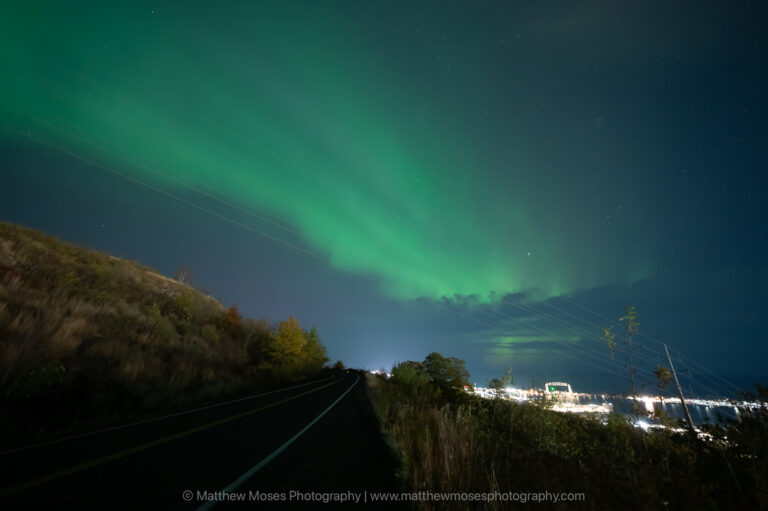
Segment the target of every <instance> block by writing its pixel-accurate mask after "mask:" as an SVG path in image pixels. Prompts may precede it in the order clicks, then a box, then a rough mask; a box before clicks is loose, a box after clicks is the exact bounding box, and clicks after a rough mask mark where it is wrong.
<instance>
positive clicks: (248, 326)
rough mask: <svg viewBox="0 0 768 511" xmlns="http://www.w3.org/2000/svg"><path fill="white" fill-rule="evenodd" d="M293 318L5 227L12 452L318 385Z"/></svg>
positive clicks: (308, 339) (2, 337) (0, 428)
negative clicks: (274, 389)
mask: <svg viewBox="0 0 768 511" xmlns="http://www.w3.org/2000/svg"><path fill="white" fill-rule="evenodd" d="M326 362H328V359H327V357H326V353H325V347H324V346H323V345H322V343H321V341H320V338H319V336H318V333H317V331H316V330H315V329H314V328H312V329H309V330H304V329H303V328H302V327H301V325H300V324H299V322H298V321H297V320H296V319H295V318H293V317H291V318H288V319H287V320H285V321H281V322H279V323H277V324H270V323H268V322H266V321H264V320H260V319H250V318H243V317H242V316H241V314H240V312H239V310H238V308H237V306H232V307H224V306H223V305H222V304H220V303H219V302H218V301H216V300H215V299H213V298H211V297H210V296H208V295H206V294H204V293H201V292H199V291H197V290H195V289H193V288H192V287H189V286H188V285H186V284H184V283H182V282H179V281H177V280H174V279H170V278H167V277H164V276H162V275H160V274H158V273H157V272H155V271H154V270H152V269H149V268H146V267H143V266H140V265H139V264H138V263H136V262H133V261H125V260H121V259H118V258H115V257H112V256H109V255H107V254H104V253H100V252H95V251H92V250H87V249H84V248H79V247H75V246H73V245H71V244H68V243H64V242H62V241H60V240H58V239H56V238H53V237H49V236H46V235H44V234H43V233H41V232H38V231H33V230H30V229H25V228H22V227H18V226H14V225H12V224H8V223H2V222H0V438H2V439H3V440H2V441H0V443H4V444H10V443H14V442H15V441H18V440H20V439H29V438H31V437H34V436H40V435H45V434H48V433H51V432H57V431H62V430H66V429H69V428H75V427H78V426H79V425H83V423H89V422H94V421H103V420H109V419H114V418H118V417H121V416H124V415H129V414H135V413H145V412H151V411H155V410H161V409H168V408H175V407H180V406H185V405H188V404H191V403H195V402H202V401H207V400H211V399H215V398H220V397H223V396H226V395H232V394H235V393H238V392H242V391H246V390H257V389H260V388H266V387H269V386H275V385H278V384H281V383H284V382H286V381H291V380H296V379H301V378H307V377H309V376H312V375H314V374H316V373H318V372H320V371H321V370H322V369H323V367H324V365H325V364H326Z"/></svg>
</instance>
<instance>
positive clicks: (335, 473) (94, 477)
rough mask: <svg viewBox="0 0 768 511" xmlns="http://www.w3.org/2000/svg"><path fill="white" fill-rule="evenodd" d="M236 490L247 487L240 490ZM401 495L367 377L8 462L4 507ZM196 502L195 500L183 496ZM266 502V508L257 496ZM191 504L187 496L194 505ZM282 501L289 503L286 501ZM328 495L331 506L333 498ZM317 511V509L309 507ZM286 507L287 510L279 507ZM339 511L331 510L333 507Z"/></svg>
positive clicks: (10, 456)
mask: <svg viewBox="0 0 768 511" xmlns="http://www.w3.org/2000/svg"><path fill="white" fill-rule="evenodd" d="M233 483H235V484H236V486H237V489H232V488H233ZM225 488H230V489H232V491H233V492H235V493H241V494H247V496H246V498H248V499H249V501H248V502H247V506H246V505H239V506H238V505H232V504H223V503H219V504H218V505H216V506H215V509H220V508H221V509H224V508H228V507H244V508H245V507H247V508H256V507H258V508H265V507H266V508H271V507H275V503H274V502H273V503H271V504H267V503H266V502H265V501H264V500H263V499H264V498H266V497H265V494H271V495H272V496H273V497H274V498H286V499H288V500H287V501H284V502H283V503H282V507H296V505H297V504H298V501H297V500H296V499H297V498H298V497H296V496H294V498H293V500H291V498H292V496H291V492H292V491H293V492H302V493H307V492H312V491H315V492H324V493H329V492H338V493H341V492H355V493H358V492H364V491H368V492H375V491H398V486H397V483H396V481H395V478H394V460H393V459H392V457H391V454H390V452H389V450H388V449H387V447H386V446H385V445H384V443H383V442H382V440H381V439H380V437H379V436H378V434H377V426H376V422H375V418H374V417H373V413H372V410H371V409H370V404H369V402H368V400H367V398H366V396H365V388H364V375H362V374H360V373H356V372H349V373H339V374H337V375H335V376H334V377H330V378H327V379H322V380H316V381H314V382H310V383H307V384H304V385H301V386H297V387H293V388H287V389H284V390H279V391H276V392H272V393H268V394H262V395H257V396H252V397H249V398H247V399H241V400H237V401H235V402H227V403H224V404H219V405H216V406H212V407H206V408H204V409H200V410H196V411H190V412H185V413H181V414H177V415H171V416H167V417H164V418H160V419H154V420H152V421H149V422H143V423H138V424H133V425H127V426H124V427H120V428H117V429H113V430H110V431H103V432H97V433H94V434H89V435H86V436H81V437H77V438H72V439H68V440H63V441H58V442H55V443H50V444H45V445H40V446H38V447H33V448H29V449H23V450H16V451H11V452H5V453H2V454H0V508H3V509H16V508H28V507H30V505H32V504H39V505H46V506H47V507H48V506H50V507H55V508H57V509H62V508H102V507H103V508H109V509H114V508H121V509H135V508H146V507H148V506H151V507H153V508H154V507H160V506H162V507H163V508H166V509H176V508H179V509H196V508H199V507H200V506H201V505H204V504H205V503H206V501H205V500H204V499H202V500H201V499H200V498H198V497H201V496H202V494H203V493H204V492H206V491H207V492H209V495H210V494H211V493H215V492H220V491H221V490H223V489H225ZM185 491H189V492H192V493H191V495H192V498H191V500H189V501H187V500H185V499H184V496H185V494H184V492H185ZM257 494H259V495H261V497H258V499H261V500H250V499H253V498H255V497H254V496H255V495H257ZM189 495H190V494H186V496H189ZM281 495H284V497H281ZM326 497H328V496H326ZM307 506H313V507H316V506H317V502H306V503H305V507H307ZM278 507H279V506H278ZM335 507H336V506H334V505H333V503H330V504H329V506H328V509H332V508H335ZM356 507H362V506H356Z"/></svg>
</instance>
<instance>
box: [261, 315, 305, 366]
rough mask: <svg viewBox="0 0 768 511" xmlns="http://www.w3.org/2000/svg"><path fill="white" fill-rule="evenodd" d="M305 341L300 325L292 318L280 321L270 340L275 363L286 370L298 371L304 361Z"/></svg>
mask: <svg viewBox="0 0 768 511" xmlns="http://www.w3.org/2000/svg"><path fill="white" fill-rule="evenodd" d="M306 344H307V339H306V338H305V337H304V331H303V330H302V329H301V325H300V324H299V322H298V321H297V320H296V318H294V317H293V316H291V317H289V318H288V320H287V321H281V322H280V325H279V326H278V327H277V333H276V334H275V337H274V339H273V340H272V346H271V348H270V352H271V354H272V356H273V357H274V359H275V360H276V361H277V363H278V364H279V365H281V366H283V367H284V368H287V369H294V370H295V369H298V368H299V367H301V366H302V365H303V362H304V360H305V352H304V346H305V345H306Z"/></svg>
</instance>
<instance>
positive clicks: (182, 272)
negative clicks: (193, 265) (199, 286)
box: [175, 264, 192, 286]
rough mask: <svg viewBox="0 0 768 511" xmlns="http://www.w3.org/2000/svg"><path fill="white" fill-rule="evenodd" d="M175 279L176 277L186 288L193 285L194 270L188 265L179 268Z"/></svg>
mask: <svg viewBox="0 0 768 511" xmlns="http://www.w3.org/2000/svg"><path fill="white" fill-rule="evenodd" d="M175 277H176V280H178V281H179V282H181V283H182V284H184V285H185V286H191V285H192V270H191V269H190V268H189V266H187V265H186V264H185V265H182V266H179V268H178V269H177V270H176V275H175Z"/></svg>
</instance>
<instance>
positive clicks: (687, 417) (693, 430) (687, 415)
mask: <svg viewBox="0 0 768 511" xmlns="http://www.w3.org/2000/svg"><path fill="white" fill-rule="evenodd" d="M664 351H665V352H667V360H669V368H670V369H672V374H673V375H674V376H675V384H676V385H677V392H678V394H679V395H680V404H682V405H683V411H684V412H685V420H686V421H688V427H690V428H691V433H693V434H694V435H695V434H696V428H695V427H694V426H693V419H691V412H689V411H688V405H686V404H685V398H684V397H683V389H682V388H680V382H679V381H678V380H677V373H676V372H675V366H674V364H672V357H670V356H669V350H668V349H667V345H666V344H665V345H664Z"/></svg>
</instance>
